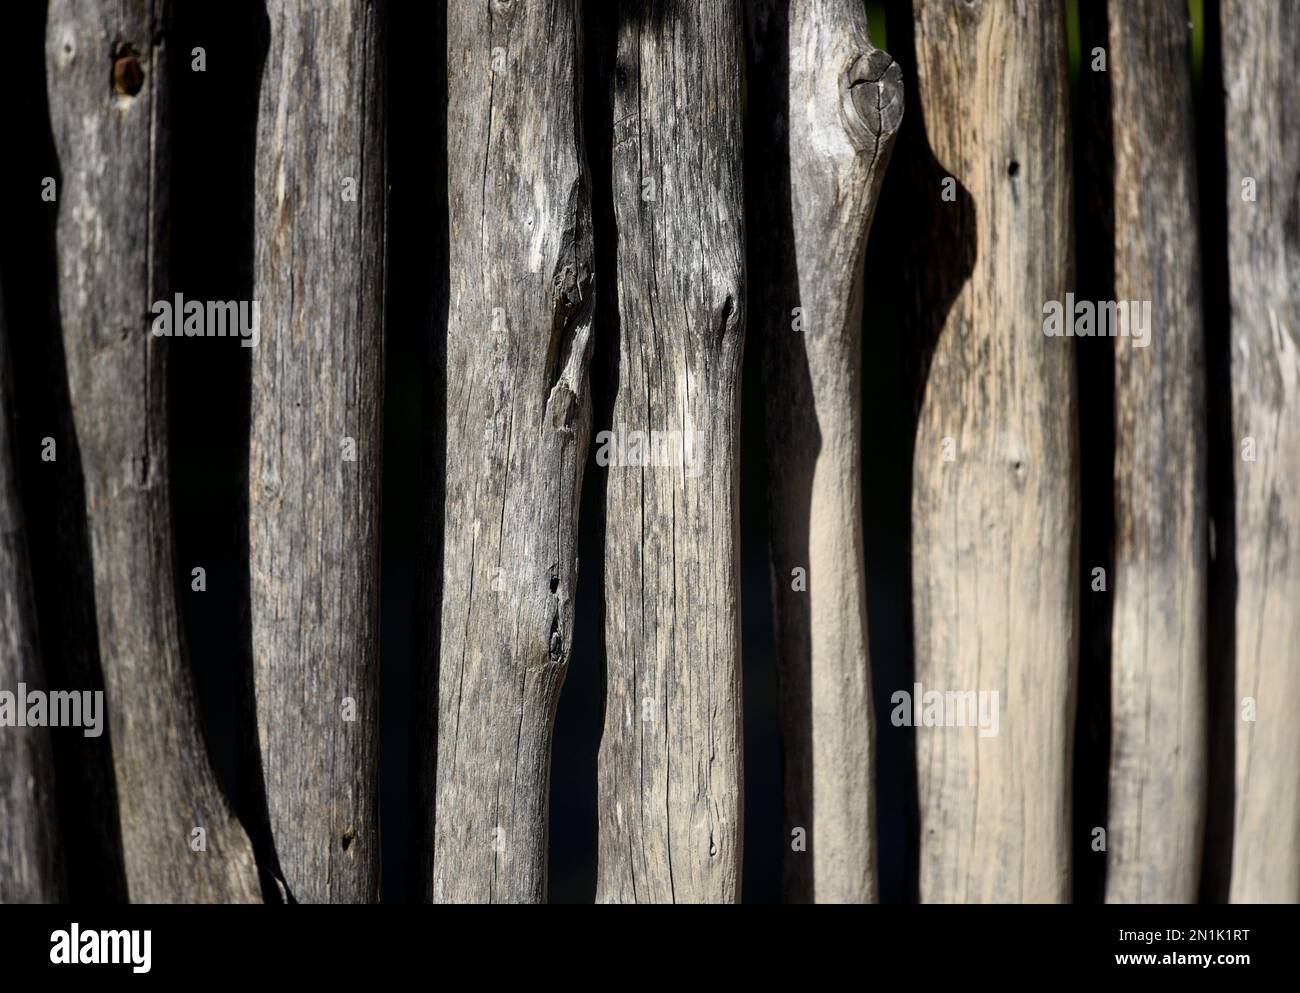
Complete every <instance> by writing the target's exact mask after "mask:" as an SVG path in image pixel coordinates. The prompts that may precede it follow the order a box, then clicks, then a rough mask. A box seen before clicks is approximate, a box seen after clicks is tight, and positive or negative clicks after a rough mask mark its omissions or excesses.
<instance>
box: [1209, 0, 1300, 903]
mask: <svg viewBox="0 0 1300 993" xmlns="http://www.w3.org/2000/svg"><path fill="white" fill-rule="evenodd" d="M1221 10H1222V15H1221V17H1222V32H1223V85H1224V91H1225V105H1224V119H1225V122H1226V139H1227V186H1228V188H1227V190H1226V193H1225V195H1226V196H1227V198H1228V280H1229V292H1230V297H1231V307H1232V328H1231V336H1232V420H1233V435H1234V442H1235V444H1236V445H1237V446H1238V450H1237V452H1236V454H1235V461H1234V466H1235V484H1236V546H1237V612H1236V644H1237V651H1236V680H1237V693H1236V696H1237V699H1236V701H1235V710H1236V728H1237V739H1236V762H1237V772H1236V817H1235V822H1234V829H1233V843H1232V882H1231V890H1230V896H1231V899H1232V900H1233V902H1236V903H1255V902H1262V903H1282V902H1288V903H1293V902H1297V901H1300V723H1297V721H1296V717H1295V705H1296V701H1297V700H1300V501H1298V500H1297V497H1296V491H1297V483H1298V482H1300V235H1298V230H1300V101H1297V99H1296V81H1295V80H1296V72H1297V69H1300V9H1297V8H1296V7H1295V6H1293V5H1291V4H1262V3H1255V2H1252V0H1223V4H1222V8H1221ZM1247 178H1249V179H1253V180H1254V185H1255V200H1254V201H1253V202H1250V201H1247V200H1246V199H1244V198H1243V187H1242V181H1243V180H1245V179H1247ZM1248 438H1249V439H1253V443H1254V449H1255V451H1254V453H1253V454H1254V456H1255V460H1254V461H1246V459H1245V458H1244V457H1243V456H1244V454H1245V452H1244V450H1243V448H1242V445H1243V442H1244V441H1245V440H1246V439H1248ZM1247 698H1250V700H1251V701H1253V706H1254V713H1253V714H1248V713H1247V707H1248V704H1247V702H1246V701H1247ZM1251 717H1253V718H1254V719H1253V720H1251V719H1250V718H1251Z"/></svg>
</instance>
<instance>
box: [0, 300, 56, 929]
mask: <svg viewBox="0 0 1300 993" xmlns="http://www.w3.org/2000/svg"><path fill="white" fill-rule="evenodd" d="M9 376H10V372H9V341H8V332H7V329H6V327H5V319H4V303H3V300H0V690H5V691H7V692H10V693H14V694H17V692H18V686H19V684H20V683H24V684H26V685H27V687H28V688H29V689H33V690H41V691H44V690H46V689H48V687H47V686H46V684H45V680H44V676H43V674H42V671H41V658H40V654H39V652H38V649H37V637H36V608H35V606H34V605H33V596H32V585H31V575H30V573H29V572H28V568H27V539H26V535H25V533H24V530H23V511H22V506H21V504H20V503H19V500H18V481H17V479H16V478H15V474H14V473H15V464H14V458H13V431H12V425H11V422H12V417H11V411H12V410H13V397H12V394H11V392H10V385H9ZM16 716H17V715H15V717H16ZM58 832H59V826H58V815H57V812H56V810H55V803H54V752H53V747H52V744H51V742H50V732H49V731H48V730H47V729H46V728H44V727H4V726H0V903H55V902H58V901H59V900H61V899H63V896H64V889H63V872H62V861H61V859H60V852H59V833H58Z"/></svg>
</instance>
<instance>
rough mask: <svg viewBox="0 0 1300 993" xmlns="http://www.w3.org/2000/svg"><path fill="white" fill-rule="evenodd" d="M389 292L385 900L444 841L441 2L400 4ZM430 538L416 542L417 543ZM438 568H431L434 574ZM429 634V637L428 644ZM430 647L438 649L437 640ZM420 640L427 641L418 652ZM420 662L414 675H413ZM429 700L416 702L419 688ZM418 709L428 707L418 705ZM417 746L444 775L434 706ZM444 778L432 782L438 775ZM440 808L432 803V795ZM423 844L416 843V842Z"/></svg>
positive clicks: (394, 20) (395, 28)
mask: <svg viewBox="0 0 1300 993" xmlns="http://www.w3.org/2000/svg"><path fill="white" fill-rule="evenodd" d="M387 58H388V183H389V194H388V294H387V298H386V310H387V315H386V335H385V341H386V346H385V347H386V352H385V361H384V380H385V383H384V461H383V489H382V493H383V528H382V551H381V559H380V565H381V578H380V594H381V607H380V625H379V630H380V687H381V693H380V714H381V737H380V763H379V770H380V772H379V786H380V824H381V826H382V839H381V842H382V857H383V881H382V882H383V885H382V892H383V899H384V902H386V903H398V902H409V901H414V900H416V899H419V898H420V897H421V896H422V895H423V891H422V888H421V886H420V885H418V882H417V885H412V883H413V882H416V881H414V880H413V879H412V870H413V868H414V867H416V866H417V865H422V864H427V862H426V861H425V860H424V856H423V855H419V854H417V853H416V852H415V851H414V850H413V846H414V845H416V844H419V845H420V846H421V851H422V852H428V853H432V850H433V839H432V837H431V836H428V837H426V835H425V832H424V829H420V830H419V831H416V830H415V828H416V823H417V819H416V817H415V816H413V815H415V814H416V813H417V810H418V808H419V807H420V805H419V804H417V803H415V802H414V798H413V797H412V795H411V794H410V792H409V791H410V789H411V788H412V786H413V785H414V784H415V782H416V777H415V772H416V769H417V768H418V764H419V761H421V760H420V759H417V757H416V754H415V753H414V752H413V750H412V746H413V730H414V729H413V728H412V724H411V720H412V717H413V711H412V701H413V700H414V701H422V700H425V699H428V700H434V699H436V697H433V696H429V697H426V696H425V694H426V693H428V692H429V686H430V685H432V687H433V688H434V689H433V692H434V693H435V694H436V687H437V671H436V668H434V667H433V666H432V665H431V664H430V663H432V662H433V660H434V659H435V658H436V654H437V645H438V633H439V631H440V627H439V625H438V620H439V615H438V612H437V611H436V610H434V609H431V606H432V605H433V604H435V603H437V602H438V600H439V599H440V598H439V597H437V596H436V591H437V590H439V589H441V576H442V541H441V537H442V511H443V493H444V488H443V473H442V465H443V454H444V452H443V447H442V446H443V438H444V437H445V434H446V432H445V429H444V416H443V415H444V400H445V395H446V388H445V381H444V380H445V377H444V373H443V358H442V356H443V341H444V338H445V334H446V326H447V320H446V307H447V290H446V285H447V239H448V232H447V183H446V176H447V146H446V135H447V126H446V125H447V122H446V108H447V73H446V65H447V36H446V7H445V5H443V4H405V3H403V4H391V5H390V6H389V22H388V51H387ZM416 536H419V537H418V540H413V539H414V538H416ZM425 570H428V571H425ZM417 632H423V634H419V635H417ZM426 639H431V640H426ZM417 644H418V645H419V646H420V648H419V649H418V653H417V649H416V646H417ZM413 666H414V667H415V670H414V671H413V668H412V667H413ZM425 676H427V677H429V678H432V680H433V682H432V684H429V683H425V682H420V683H419V685H420V686H421V689H420V692H419V693H418V694H413V693H412V688H413V686H415V685H416V683H417V680H418V679H423V678H424V677H425ZM416 705H417V706H419V705H420V704H419V703H418V702H417V704H416ZM432 714H433V715H434V718H435V719H434V722H433V723H432V724H431V725H428V726H427V727H428V731H429V732H431V734H430V736H424V735H423V734H422V735H421V736H420V737H419V738H418V741H419V744H418V751H419V754H420V756H422V757H423V759H422V760H423V761H427V762H428V763H429V765H428V766H427V769H428V770H429V775H430V776H432V768H433V760H434V755H435V750H436V733H437V725H436V707H435V708H434V709H433V711H432ZM429 782H430V783H432V778H430V779H429ZM429 802H430V803H432V802H433V795H432V793H431V792H430V794H429ZM417 838H418V841H417Z"/></svg>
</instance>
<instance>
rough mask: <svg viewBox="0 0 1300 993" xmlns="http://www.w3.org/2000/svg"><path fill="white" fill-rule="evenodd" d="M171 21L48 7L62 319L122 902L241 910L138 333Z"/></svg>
mask: <svg viewBox="0 0 1300 993" xmlns="http://www.w3.org/2000/svg"><path fill="white" fill-rule="evenodd" d="M165 16H166V5H165V3H163V2H162V0H152V2H151V0H128V2H122V3H118V4H114V5H101V4H84V3H79V2H75V0H52V2H51V3H50V7H49V17H48V22H47V28H46V53H45V54H46V72H47V86H48V90H49V103H50V113H51V124H52V130H53V134H54V142H55V147H56V149H57V151H58V156H59V164H60V167H61V170H62V181H61V183H60V185H59V189H58V225H57V238H58V279H59V312H60V317H61V320H62V324H63V337H64V347H65V352H66V355H67V366H68V380H69V386H70V391H69V392H70V394H71V398H72V406H73V416H74V420H75V423H76V430H77V439H78V443H79V445H80V449H81V457H82V460H83V471H84V476H85V488H86V493H85V500H86V514H87V517H88V519H89V530H90V536H91V549H92V557H93V562H94V575H95V584H94V585H95V610H96V615H97V622H98V629H99V642H100V655H101V659H102V662H103V670H104V685H105V699H104V707H105V709H106V711H107V724H108V727H109V729H110V731H111V734H112V741H113V762H114V767H115V770H116V778H117V796H118V812H119V819H120V823H121V830H122V845H123V854H124V861H125V865H126V874H127V885H128V889H129V893H130V898H131V900H132V901H135V902H164V903H165V902H233V901H250V902H251V901H257V900H259V899H260V889H259V886H258V880H257V871H256V867H255V865H254V862H253V855H252V850H251V848H250V846H249V843H248V839H247V837H246V836H245V834H244V831H243V829H242V828H241V827H240V825H239V823H238V822H237V821H236V820H235V818H234V817H233V815H232V814H231V813H230V811H229V809H228V807H227V805H226V803H225V800H224V799H223V797H222V796H221V793H220V791H219V789H218V787H217V784H216V781H215V779H214V777H213V774H212V770H211V768H210V764H209V761H208V757H207V753H206V749H205V745H204V741H203V736H202V733H201V730H200V727H199V721H198V714H197V709H196V705H195V701H194V691H193V685H192V678H191V674H190V672H189V668H188V663H187V660H186V657H185V650H184V645H183V643H182V638H181V631H180V629H179V626H178V618H177V608H176V602H175V588H174V586H173V571H172V570H173V555H174V552H173V545H172V532H171V520H170V510H171V508H170V495H169V484H168V458H167V427H166V417H165V413H166V390H165V386H166V371H165V362H164V356H165V352H166V348H167V345H168V341H167V340H166V339H164V338H158V337H155V336H153V335H152V334H151V333H150V325H151V317H150V307H151V305H152V303H153V302H154V301H155V300H160V299H167V293H168V287H167V279H166V274H167V189H168V170H169V164H168V162H169V156H168V116H167V97H166V94H167V85H166V80H167V64H166V63H167V33H166V21H165ZM128 46H129V52H128V48H127V47H128ZM119 57H120V58H121V59H123V60H124V61H118V62H117V64H116V66H115V61H116V60H118V59H119ZM71 454H72V453H70V452H67V451H66V450H65V451H62V452H60V453H59V457H60V458H66V457H70V456H71ZM195 828H202V829H203V830H204V831H205V833H206V851H194V850H192V849H191V843H192V839H193V837H194V835H193V832H194V830H195Z"/></svg>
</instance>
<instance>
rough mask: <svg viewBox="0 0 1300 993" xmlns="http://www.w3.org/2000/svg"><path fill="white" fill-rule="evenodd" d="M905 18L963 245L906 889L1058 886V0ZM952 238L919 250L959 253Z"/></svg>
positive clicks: (948, 357) (927, 11)
mask: <svg viewBox="0 0 1300 993" xmlns="http://www.w3.org/2000/svg"><path fill="white" fill-rule="evenodd" d="M915 21H916V47H917V63H918V76H919V87H920V104H921V108H922V111H923V118H924V123H925V131H926V135H927V137H928V140H929V143H930V146H931V147H932V149H933V153H934V157H935V158H936V159H937V161H938V162H939V163H940V166H941V167H942V168H945V169H947V170H949V172H950V173H951V175H950V176H948V177H945V178H944V180H943V181H942V182H941V184H940V185H939V187H938V188H936V189H934V190H932V191H930V195H932V196H934V197H941V198H943V200H944V203H945V204H946V205H947V206H948V207H949V208H950V209H952V210H954V211H956V210H958V209H960V207H959V199H960V198H961V197H964V196H968V197H969V199H970V201H971V202H972V203H973V229H972V230H967V231H964V232H963V235H964V236H965V237H968V238H970V239H972V240H973V249H974V250H973V253H971V254H972V257H973V259H974V268H973V271H971V272H970V274H969V276H968V277H965V279H964V282H963V283H962V284H961V288H960V291H959V292H958V294H957V296H956V299H955V301H954V302H953V304H952V308H951V310H949V312H948V315H947V319H946V321H945V322H944V325H943V328H942V331H941V332H940V335H939V338H938V342H937V345H936V346H935V351H934V354H933V357H932V361H931V364H930V369H929V379H928V382H927V383H926V384H925V395H924V400H923V403H922V406H921V412H920V423H919V427H918V432H917V438H916V448H915V466H914V472H913V482H914V494H913V504H912V527H913V611H914V620H915V629H916V631H915V638H916V680H917V682H918V683H920V684H921V691H922V694H927V693H937V694H941V696H940V697H937V698H934V697H932V698H927V697H925V696H924V695H923V696H922V697H920V698H916V699H911V700H910V705H911V706H910V709H911V718H912V720H913V721H914V722H915V723H916V724H917V732H916V735H917V771H918V790H919V811H920V831H921V836H920V837H921V866H920V896H921V899H922V900H924V901H927V902H998V901H1011V902H1017V901H1063V900H1067V899H1068V898H1069V894H1070V850H1069V847H1070V846H1069V842H1070V816H1069V815H1070V766H1071V746H1072V742H1073V725H1074V690H1073V686H1074V684H1073V679H1074V665H1075V651H1076V638H1075V625H1076V592H1077V590H1076V587H1077V580H1076V576H1075V562H1074V558H1075V551H1076V546H1077V497H1076V489H1077V486H1078V479H1077V471H1078V470H1077V451H1076V449H1077V446H1076V442H1075V437H1076V434H1075V432H1076V427H1075V416H1076V404H1075V384H1074V352H1073V347H1074V346H1073V342H1071V341H1069V340H1068V339H1065V338H1057V337H1048V336H1046V335H1045V334H1044V311H1045V305H1047V304H1048V303H1050V302H1053V301H1054V302H1056V303H1057V304H1062V303H1063V301H1064V300H1065V292H1066V290H1067V289H1068V288H1069V286H1070V283H1071V265H1072V245H1073V235H1072V224H1071V215H1072V211H1071V183H1070V173H1071V170H1070V153H1069V148H1070V142H1069V104H1068V100H1067V95H1066V67H1065V18H1064V4H1062V3H1059V2H1056V0H1050V2H1040V0H1012V2H1001V0H998V2H992V0H988V2H973V3H955V2H950V0H916V4H915ZM941 209H942V206H941ZM959 249H960V246H957V245H946V246H941V247H940V251H941V254H940V255H939V257H937V258H935V259H934V260H933V263H932V264H933V265H934V266H936V267H943V266H946V265H951V266H959V265H961V264H962V259H963V258H964V257H965V255H964V253H963V252H962V251H960V250H959ZM935 278H938V277H937V276H936V277H935ZM906 692H907V693H908V694H909V696H911V695H914V688H913V687H907V688H906ZM994 693H996V694H997V696H996V697H994V696H992V694H994ZM980 694H984V696H983V697H982V700H983V701H986V704H985V706H984V708H983V713H982V714H981V717H985V718H987V720H985V721H982V723H983V725H984V726H983V727H981V728H979V729H977V728H976V727H972V726H951V725H952V724H954V723H956V724H959V725H969V724H970V723H971V721H972V720H973V716H974V715H973V711H974V709H975V708H976V707H977V706H978V704H977V703H976V700H977V699H981V698H980V697H979V695H980ZM936 699H937V700H938V701H939V703H938V705H937V708H936V706H935V705H934V701H935V700H936ZM950 703H951V705H950ZM900 706H901V703H900ZM994 707H996V709H994ZM900 716H907V715H906V714H905V713H902V712H900ZM936 725H937V726H936Z"/></svg>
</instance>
